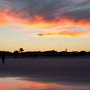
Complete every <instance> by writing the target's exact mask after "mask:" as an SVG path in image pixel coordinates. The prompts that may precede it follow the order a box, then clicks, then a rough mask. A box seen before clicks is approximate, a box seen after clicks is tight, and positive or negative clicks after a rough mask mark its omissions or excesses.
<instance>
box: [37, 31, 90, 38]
mask: <svg viewBox="0 0 90 90" xmlns="http://www.w3.org/2000/svg"><path fill="white" fill-rule="evenodd" d="M87 35H88V36H90V30H87V31H83V32H69V31H63V32H58V33H45V34H38V36H45V37H47V36H64V37H88V36H87Z"/></svg>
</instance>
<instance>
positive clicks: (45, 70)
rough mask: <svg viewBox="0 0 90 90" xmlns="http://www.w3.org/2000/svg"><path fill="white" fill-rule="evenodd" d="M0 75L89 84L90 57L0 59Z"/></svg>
mask: <svg viewBox="0 0 90 90" xmlns="http://www.w3.org/2000/svg"><path fill="white" fill-rule="evenodd" d="M0 77H23V78H24V79H26V80H33V81H43V82H57V83H61V82H62V83H65V82H66V83H87V84H90V57H89V56H86V57H84V56H82V57H56V58H55V57H54V58H53V57H47V58H46V57H34V58H20V57H19V58H6V61H5V64H2V62H1V59H0Z"/></svg>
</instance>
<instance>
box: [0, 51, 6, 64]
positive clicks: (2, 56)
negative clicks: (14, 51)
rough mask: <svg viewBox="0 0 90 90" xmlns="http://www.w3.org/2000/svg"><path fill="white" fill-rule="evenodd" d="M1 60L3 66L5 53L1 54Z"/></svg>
mask: <svg viewBox="0 0 90 90" xmlns="http://www.w3.org/2000/svg"><path fill="white" fill-rule="evenodd" d="M1 58H2V63H3V64H4V62H5V53H2V55H1Z"/></svg>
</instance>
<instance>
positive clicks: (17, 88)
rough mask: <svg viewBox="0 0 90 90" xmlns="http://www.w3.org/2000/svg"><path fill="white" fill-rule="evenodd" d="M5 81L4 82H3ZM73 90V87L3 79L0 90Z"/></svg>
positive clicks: (0, 82) (0, 81)
mask: <svg viewBox="0 0 90 90" xmlns="http://www.w3.org/2000/svg"><path fill="white" fill-rule="evenodd" d="M3 80H4V81H3ZM61 89H62V90H66V89H67V90H71V87H69V86H64V85H59V84H54V83H41V82H34V81H24V80H18V79H17V78H1V79H0V90H61Z"/></svg>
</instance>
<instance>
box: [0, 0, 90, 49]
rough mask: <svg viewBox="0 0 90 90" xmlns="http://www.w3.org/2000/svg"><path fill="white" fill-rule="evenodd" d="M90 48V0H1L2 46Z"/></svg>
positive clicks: (0, 46) (0, 38)
mask: <svg viewBox="0 0 90 90" xmlns="http://www.w3.org/2000/svg"><path fill="white" fill-rule="evenodd" d="M21 47H22V48H23V49H24V50H25V51H46V50H57V51H62V50H65V49H66V48H67V49H68V51H82V50H86V51H90V0H0V50H6V51H7V50H8V51H14V50H18V49H19V48H21Z"/></svg>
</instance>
